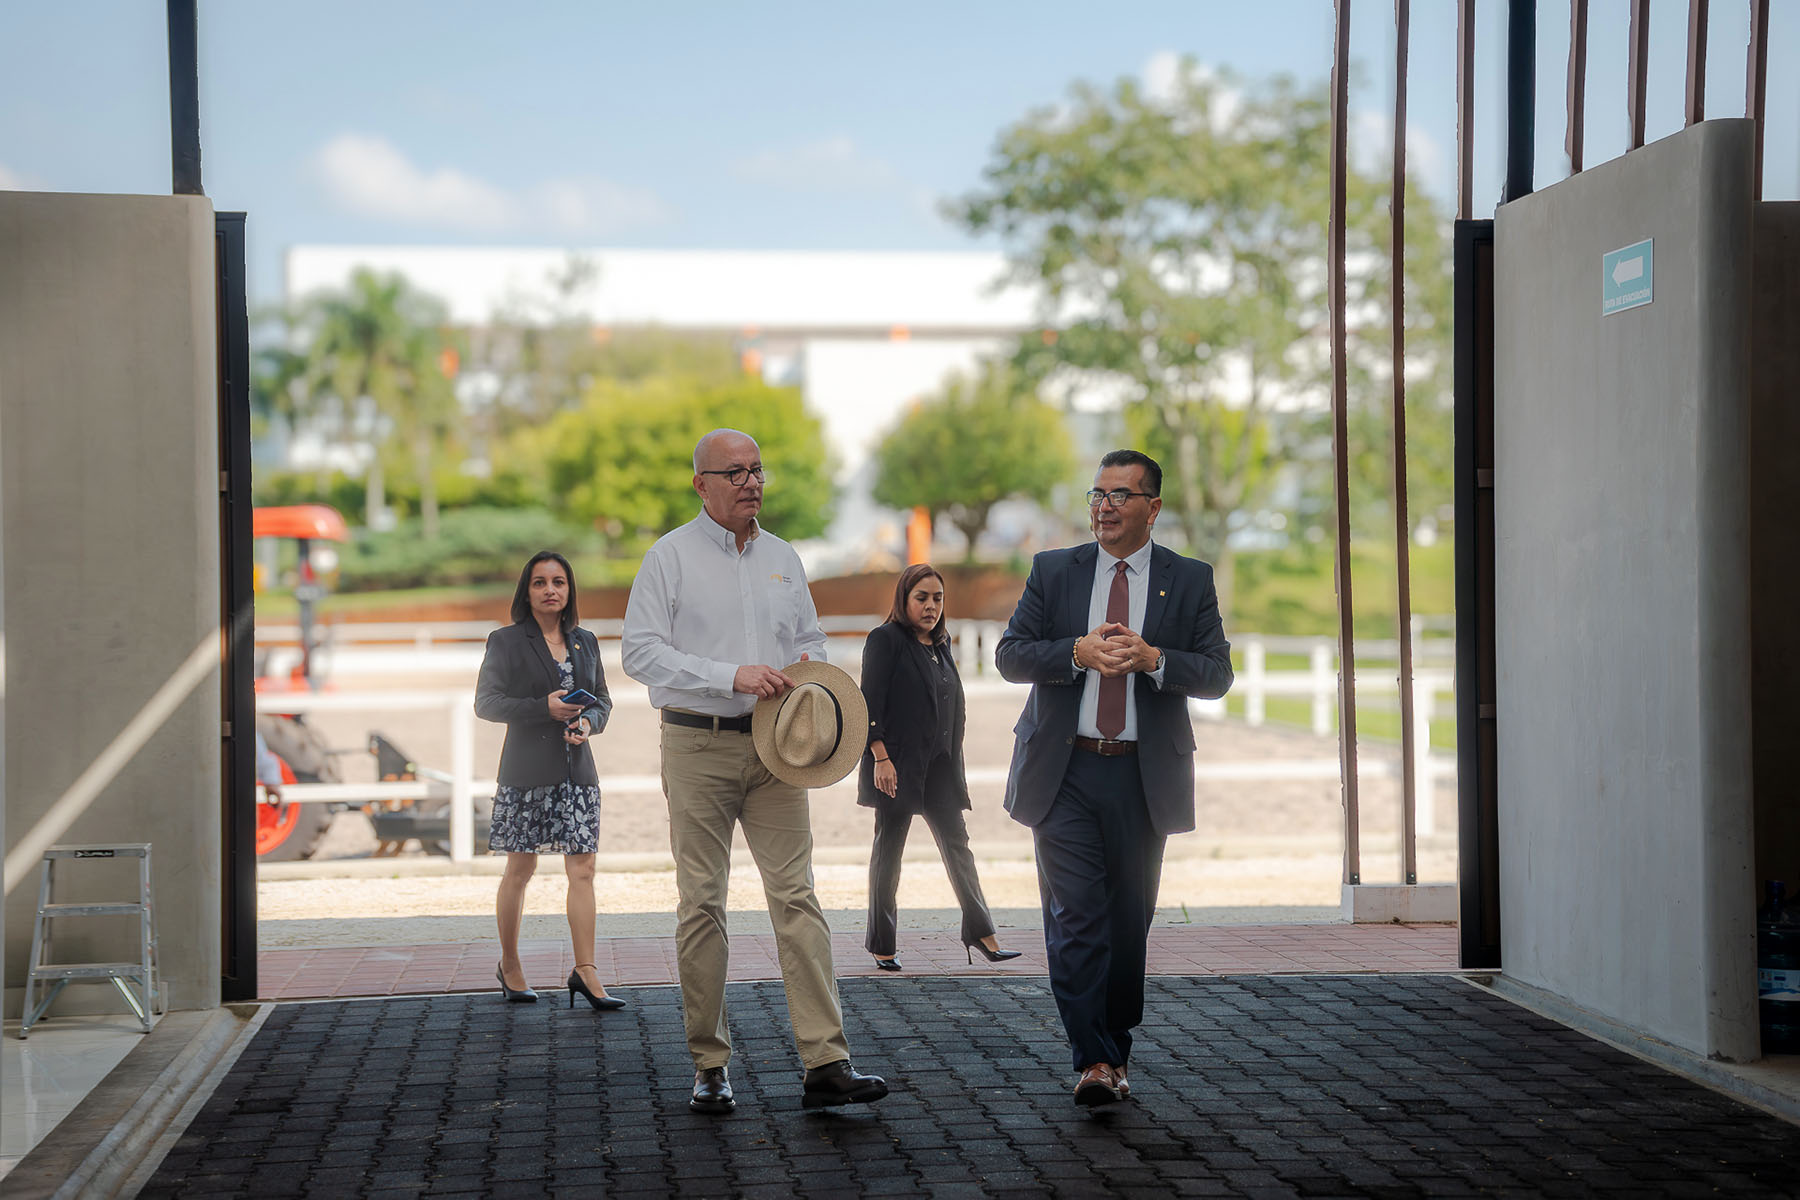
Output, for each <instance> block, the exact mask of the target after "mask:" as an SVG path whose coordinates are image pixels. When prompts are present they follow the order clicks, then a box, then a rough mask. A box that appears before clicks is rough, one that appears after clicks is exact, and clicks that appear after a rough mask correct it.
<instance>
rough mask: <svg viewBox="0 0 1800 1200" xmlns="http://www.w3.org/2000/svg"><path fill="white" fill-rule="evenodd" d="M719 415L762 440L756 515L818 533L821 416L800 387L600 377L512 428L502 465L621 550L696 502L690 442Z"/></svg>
mask: <svg viewBox="0 0 1800 1200" xmlns="http://www.w3.org/2000/svg"><path fill="white" fill-rule="evenodd" d="M721 426H724V427H729V428H732V429H741V430H743V431H744V432H746V433H748V434H750V435H751V436H752V437H754V438H756V440H757V444H758V445H759V446H761V448H762V455H763V465H764V467H765V469H766V470H767V471H768V482H767V484H766V489H765V491H764V494H763V496H764V498H763V511H762V516H761V518H760V519H761V521H762V523H763V524H765V525H767V526H768V527H769V529H770V530H772V531H773V532H775V533H777V534H779V535H780V536H781V537H783V538H787V539H789V540H797V539H800V538H809V537H817V536H819V535H820V534H822V533H824V532H825V529H826V527H827V526H829V525H830V523H831V517H832V505H833V501H834V499H835V494H836V492H835V488H834V486H833V484H832V482H831V475H832V465H831V461H830V455H829V454H828V452H827V449H826V444H825V431H824V426H823V424H822V423H821V422H820V421H819V419H818V418H817V417H815V416H814V415H813V414H811V413H809V412H808V411H807V410H806V405H805V402H804V401H803V400H802V399H801V396H800V393H799V391H797V390H796V389H794V388H779V387H770V386H769V385H767V384H765V383H763V382H762V381H761V380H759V379H755V378H752V377H749V376H740V377H738V378H736V379H732V380H730V381H727V382H703V381H697V380H694V379H690V378H685V377H669V376H653V377H650V378H647V379H644V380H642V381H639V382H621V381H618V380H610V379H609V380H601V381H599V382H597V383H595V384H593V385H592V386H591V387H590V388H589V390H588V392H587V395H586V397H585V399H584V400H583V401H582V404H581V406H580V407H579V408H575V409H569V410H565V411H563V412H561V413H558V414H557V415H556V416H555V417H553V418H552V419H551V420H550V421H549V422H548V423H547V424H545V425H543V426H541V427H538V428H534V429H524V430H520V431H519V432H518V433H517V434H515V435H514V436H513V438H512V439H511V440H510V441H509V442H508V445H507V447H506V452H505V455H504V459H505V462H504V469H505V470H506V471H508V472H511V473H515V474H519V475H522V476H525V477H528V478H532V477H535V478H537V479H538V480H540V486H541V489H542V492H541V494H542V496H543V499H544V501H545V502H546V503H548V504H549V505H550V506H551V507H552V508H553V509H555V510H556V511H558V512H560V513H562V514H564V515H565V516H567V517H568V518H570V519H571V520H576V521H580V522H582V523H584V524H590V525H592V526H593V527H594V528H596V529H599V530H600V531H602V532H603V533H604V534H605V535H606V536H607V538H608V539H609V541H610V542H611V544H612V547H613V549H614V550H615V552H621V553H624V552H630V551H633V550H640V549H642V548H643V547H644V546H646V545H648V544H649V542H651V541H653V540H655V539H656V538H657V537H659V536H661V535H662V534H664V533H666V532H668V531H669V530H671V529H673V528H675V527H676V526H678V525H681V524H683V523H685V522H687V521H689V520H691V519H692V518H693V516H694V514H695V513H696V512H697V511H698V510H699V505H700V499H699V497H698V496H696V495H695V494H694V488H693V477H694V463H693V451H694V444H695V443H696V442H698V441H699V440H700V438H701V437H702V436H703V435H705V434H706V433H707V432H708V431H710V430H713V429H717V428H720V427H721Z"/></svg>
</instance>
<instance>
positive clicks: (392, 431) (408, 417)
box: [307, 270, 458, 537]
mask: <svg viewBox="0 0 1800 1200" xmlns="http://www.w3.org/2000/svg"><path fill="white" fill-rule="evenodd" d="M311 307H312V312H311V313H310V314H309V316H310V317H311V318H312V319H311V321H309V324H311V325H312V327H313V337H312V341H311V344H310V345H309V347H308V349H307V358H308V360H309V363H310V371H309V372H308V373H309V374H311V375H312V377H313V378H315V379H317V380H318V381H319V382H320V385H321V387H322V389H323V390H325V391H328V392H330V393H331V394H333V395H334V396H335V397H336V398H337V400H338V401H339V402H340V403H341V404H342V405H343V406H344V407H345V408H346V409H347V410H348V411H349V413H350V415H351V417H352V419H353V420H361V421H364V422H365V423H366V425H367V428H368V430H369V441H370V443H371V445H372V448H373V450H374V453H373V454H372V455H371V456H370V459H369V468H368V474H367V475H366V477H365V479H366V488H367V508H368V519H369V521H370V522H371V523H374V522H376V521H378V520H379V519H380V514H382V513H384V512H385V511H386V507H387V496H386V489H385V480H384V478H383V475H382V465H381V448H382V446H383V445H384V444H385V443H386V442H387V441H388V439H389V438H393V437H399V438H401V439H403V440H404V441H405V442H406V443H407V444H408V445H409V446H410V448H411V449H412V452H413V460H414V466H415V469H416V470H417V471H418V472H419V489H420V495H421V508H422V509H424V514H423V515H424V517H425V530H424V532H425V536H427V537H435V536H436V534H437V492H436V488H435V486H434V485H433V482H432V472H431V458H432V451H433V447H434V445H435V443H436V441H437V440H438V439H439V438H441V437H442V436H443V435H444V434H445V433H447V432H448V431H449V430H450V428H451V427H452V426H453V425H454V422H455V419H456V416H457V413H458V408H457V404H456V398H455V394H454V392H453V390H452V389H451V387H450V384H449V380H448V379H447V378H446V377H445V374H444V369H443V367H442V365H441V355H442V351H443V349H444V347H445V345H446V341H445V333H444V324H445V321H446V314H445V310H444V306H443V304H442V303H441V302H440V301H438V300H437V299H436V298H435V297H433V296H430V295H428V294H426V293H424V292H421V291H419V290H418V289H416V288H414V287H413V286H412V285H411V284H409V283H408V282H407V281H406V279H405V278H404V277H402V276H400V275H377V274H375V273H374V272H372V271H368V270H359V271H357V272H356V273H355V274H354V275H352V276H351V277H350V285H349V287H348V289H346V290H345V291H343V292H340V293H330V294H326V295H323V296H320V297H318V298H317V299H315V300H313V301H312V302H311Z"/></svg>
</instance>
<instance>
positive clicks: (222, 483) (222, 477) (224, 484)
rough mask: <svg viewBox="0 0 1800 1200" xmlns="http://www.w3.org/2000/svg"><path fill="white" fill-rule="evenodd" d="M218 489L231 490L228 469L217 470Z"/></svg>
mask: <svg viewBox="0 0 1800 1200" xmlns="http://www.w3.org/2000/svg"><path fill="white" fill-rule="evenodd" d="M219 490H220V491H221V492H229V491H230V490H231V472H230V471H220V472H219Z"/></svg>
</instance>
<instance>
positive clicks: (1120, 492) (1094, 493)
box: [1087, 488, 1156, 508]
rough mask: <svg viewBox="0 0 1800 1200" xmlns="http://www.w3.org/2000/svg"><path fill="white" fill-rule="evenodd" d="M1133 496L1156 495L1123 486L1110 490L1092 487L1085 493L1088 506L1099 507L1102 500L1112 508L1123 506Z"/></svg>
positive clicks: (1147, 496)
mask: <svg viewBox="0 0 1800 1200" xmlns="http://www.w3.org/2000/svg"><path fill="white" fill-rule="evenodd" d="M1133 496H1142V497H1143V498H1144V499H1146V500H1154V499H1156V496H1155V495H1154V494H1152V493H1150V492H1133V491H1128V490H1127V489H1125V488H1114V489H1113V490H1112V491H1110V492H1103V491H1101V490H1100V489H1099V488H1094V489H1093V490H1091V491H1089V492H1088V494H1087V500H1088V507H1089V508H1099V507H1100V502H1101V501H1102V500H1104V501H1106V502H1107V503H1108V504H1110V505H1112V507H1114V508H1124V507H1125V506H1126V505H1127V504H1130V503H1131V498H1132V497H1133Z"/></svg>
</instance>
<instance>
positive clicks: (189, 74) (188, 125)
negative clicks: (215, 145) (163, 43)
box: [169, 0, 206, 196]
mask: <svg viewBox="0 0 1800 1200" xmlns="http://www.w3.org/2000/svg"><path fill="white" fill-rule="evenodd" d="M198 6H199V0H169V152H170V157H171V164H172V167H173V174H174V178H175V194H176V195H177V196H204V195H206V191H205V189H204V188H202V187H201V186H200V56H199V51H198V40H199V39H198V35H197V33H196V30H197V28H198V26H199V16H198V13H197V11H196V10H197V8H198Z"/></svg>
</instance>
